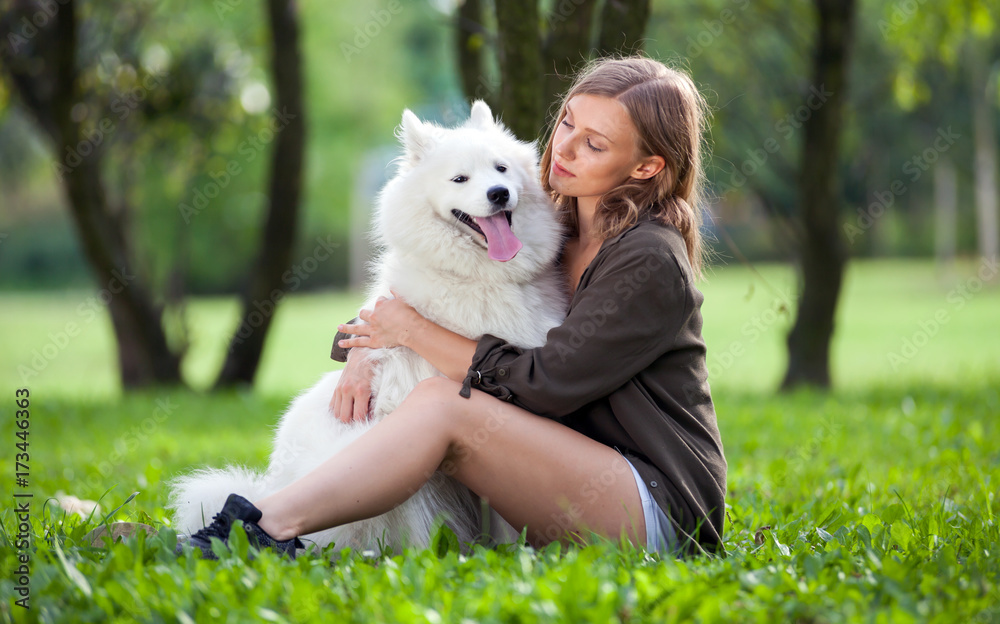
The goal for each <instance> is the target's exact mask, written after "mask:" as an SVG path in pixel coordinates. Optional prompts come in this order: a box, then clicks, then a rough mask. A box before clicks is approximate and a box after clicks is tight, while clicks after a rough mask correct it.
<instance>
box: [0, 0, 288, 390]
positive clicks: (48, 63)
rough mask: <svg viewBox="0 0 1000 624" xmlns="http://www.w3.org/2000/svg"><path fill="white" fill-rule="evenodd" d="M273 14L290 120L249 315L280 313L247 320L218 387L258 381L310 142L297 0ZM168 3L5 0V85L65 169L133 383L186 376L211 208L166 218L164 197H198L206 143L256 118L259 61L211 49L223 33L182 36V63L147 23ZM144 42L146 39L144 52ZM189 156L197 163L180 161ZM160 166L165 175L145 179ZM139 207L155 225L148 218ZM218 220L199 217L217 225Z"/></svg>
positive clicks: (1, 22)
mask: <svg viewBox="0 0 1000 624" xmlns="http://www.w3.org/2000/svg"><path fill="white" fill-rule="evenodd" d="M269 6H270V8H271V11H270V15H271V16H272V18H273V22H276V24H274V23H273V24H272V31H273V38H274V39H275V41H280V42H281V44H280V46H279V47H280V52H277V53H276V54H275V57H276V58H275V61H274V62H273V63H272V67H273V68H274V73H275V74H276V82H278V83H279V84H278V85H277V91H278V105H279V107H282V108H280V111H282V113H283V116H284V121H285V123H284V127H283V129H282V131H281V132H280V133H277V145H276V149H275V153H276V158H275V159H274V161H272V175H271V188H270V193H271V199H270V200H269V201H268V205H267V207H266V208H267V214H266V224H265V230H264V231H263V232H262V240H261V242H260V253H259V255H258V259H257V262H256V264H255V265H254V266H253V267H252V269H251V271H248V273H249V276H248V285H247V287H246V289H245V292H244V294H243V317H244V319H247V318H249V317H250V314H249V313H248V312H247V309H248V308H250V307H251V306H253V308H254V310H253V312H254V313H255V314H260V312H259V308H260V307H261V306H262V305H264V304H265V303H266V304H267V305H269V311H268V312H267V314H266V315H264V316H265V318H262V319H261V321H260V322H259V323H257V322H253V323H252V325H250V326H249V332H248V331H247V329H248V326H247V325H246V323H241V324H240V326H239V327H238V329H237V331H238V332H240V331H242V332H243V335H242V336H241V342H240V344H238V345H235V344H234V347H233V348H232V349H231V350H230V353H229V356H228V358H227V361H226V366H225V367H224V368H223V371H222V373H221V374H220V378H219V383H218V385H227V384H229V383H234V382H236V381H249V380H251V379H252V376H253V374H252V370H255V369H256V366H257V363H258V362H259V359H260V350H261V349H262V348H263V343H264V336H265V335H266V332H267V329H268V327H269V324H270V316H271V315H272V314H273V311H274V308H275V307H276V305H277V302H278V300H279V299H280V298H281V297H280V293H279V294H277V295H276V293H278V289H279V288H280V286H281V285H282V284H283V283H282V281H281V276H282V274H283V272H284V271H285V269H286V268H287V267H288V264H289V257H290V250H291V246H292V244H293V242H294V232H295V223H296V219H297V204H298V197H299V186H300V173H299V172H300V170H301V162H302V136H303V133H302V125H303V116H302V113H301V97H300V96H299V95H298V91H300V89H301V87H300V84H299V83H300V80H299V78H298V53H297V47H296V46H295V45H294V43H295V38H294V35H295V28H294V20H295V19H296V14H295V12H294V10H291V8H290V5H289V4H288V3H287V2H277V0H274V1H272V2H271V4H270V5H269ZM156 8H157V7H156V5H155V4H153V3H150V2H135V3H128V4H123V5H121V6H118V7H116V8H115V10H113V11H108V10H106V8H101V7H99V6H96V5H95V4H93V3H90V2H76V1H72V0H70V1H67V2H60V3H52V2H36V1H31V0H0V37H2V41H0V77H3V78H6V79H7V82H9V84H10V85H11V90H12V91H14V92H15V93H16V95H17V96H18V98H17V99H18V101H19V102H20V104H21V105H22V106H23V107H24V108H26V109H27V110H28V111H29V113H30V114H31V116H32V117H33V118H34V119H35V120H36V122H37V123H38V125H39V126H40V127H41V129H42V131H43V133H44V134H45V135H47V136H48V137H49V138H50V139H51V141H52V143H53V144H54V146H55V149H56V158H55V162H54V163H53V169H54V170H55V173H56V175H57V176H58V177H59V179H60V181H61V183H62V185H63V186H64V189H65V193H66V196H67V200H68V204H69V207H70V212H71V214H72V216H73V219H74V222H75V224H76V228H77V232H78V236H79V239H80V240H81V243H82V247H83V251H84V255H85V257H86V259H87V261H88V263H89V264H90V265H91V270H92V272H93V273H94V274H95V276H96V277H97V280H98V285H99V287H100V288H101V289H102V292H101V294H102V301H106V303H107V307H108V309H109V312H110V315H111V319H112V324H113V328H114V332H115V338H116V342H117V348H118V356H119V357H118V359H119V366H120V373H121V379H122V384H123V386H124V387H125V388H136V387H142V386H146V385H150V384H163V383H169V384H173V383H180V381H181V379H180V372H179V363H180V360H181V358H182V357H183V354H184V352H185V349H186V346H187V340H186V326H185V324H184V322H183V318H184V314H183V290H184V282H185V265H186V261H187V256H188V253H189V249H188V241H189V236H190V231H191V229H192V228H191V226H190V223H189V220H190V218H192V217H193V216H195V215H197V214H198V212H199V211H200V210H201V208H197V209H196V210H195V211H194V212H193V214H191V213H186V212H185V210H184V208H185V207H186V206H185V205H184V204H183V202H182V204H181V205H180V206H178V209H179V210H180V212H181V216H182V217H183V218H184V224H185V225H184V226H180V227H178V226H177V225H176V223H177V222H178V219H177V214H176V211H170V215H169V216H168V217H167V218H164V216H163V215H160V214H158V213H156V212H155V211H150V210H149V209H148V208H149V206H150V205H154V204H156V203H157V200H159V201H160V203H162V199H161V198H159V197H156V196H157V195H158V194H162V193H163V192H164V191H165V190H166V189H167V188H168V187H169V186H175V187H176V186H179V187H181V188H183V189H185V193H186V189H188V188H189V187H190V186H192V185H191V182H192V180H193V179H194V176H201V177H203V178H204V177H207V176H206V175H205V172H204V169H205V165H206V163H207V156H206V152H207V151H208V149H210V148H208V147H207V146H210V145H211V144H212V141H213V138H214V137H215V136H216V135H217V134H219V133H223V134H227V135H228V136H226V137H224V139H223V142H226V141H229V142H232V143H233V144H235V142H236V141H235V140H232V138H233V137H234V135H233V133H232V129H233V126H232V125H231V121H232V119H234V118H239V117H240V116H241V115H242V112H243V111H242V109H240V108H238V106H239V104H238V103H236V98H235V91H236V89H235V80H233V75H234V74H235V73H236V72H240V73H243V74H245V73H246V66H247V63H246V62H245V59H244V58H243V57H246V56H247V55H246V54H243V53H241V52H240V50H239V49H238V48H235V49H230V50H229V51H228V52H223V53H221V54H220V51H222V50H224V49H226V47H225V46H223V45H221V44H220V46H219V47H215V46H214V43H213V45H212V46H210V47H208V48H207V49H206V46H205V45H204V41H208V40H209V38H210V37H214V38H215V39H216V40H218V39H220V37H219V33H217V32H211V33H210V32H209V31H208V30H205V29H201V30H200V31H199V32H201V33H202V34H203V35H204V39H198V38H197V37H198V35H197V34H195V37H194V38H192V37H191V36H190V34H189V33H188V32H186V31H185V32H184V33H183V38H184V41H183V44H182V45H181V46H179V47H180V49H181V54H180V56H179V58H176V59H171V58H170V55H169V53H168V52H167V51H166V50H165V49H164V48H163V47H162V46H159V45H158V44H155V43H154V44H152V45H149V43H148V42H149V40H150V39H152V38H153V35H152V34H151V33H148V32H145V29H144V26H146V23H147V21H148V19H149V16H150V15H151V14H152V13H153V12H154V9H156ZM290 21H291V22H292V27H291V38H290V36H289V32H290V30H289V22H290ZM141 36H144V37H145V38H146V40H147V43H146V44H145V45H142V46H140V45H139V44H138V40H139V38H140V37H141ZM229 48H233V46H229ZM220 63H224V64H225V67H224V68H223V67H220V66H219V64H220ZM293 66H294V67H293ZM234 103H236V107H237V108H235V109H234ZM269 121H270V120H269ZM268 132H271V130H268ZM240 145H241V146H242V145H243V143H241V144H240ZM184 152H186V154H187V158H178V154H179V153H184ZM109 154H116V156H117V157H118V158H117V160H115V161H114V163H113V165H112V166H108V165H107V160H108V158H107V157H108V156H109ZM160 157H163V159H162V161H161V160H160V159H159V158H160ZM154 158H156V160H154ZM147 163H148V164H150V165H152V169H153V170H154V175H152V176H149V175H144V173H143V172H142V168H143V166H144V165H146V164H147ZM231 164H238V163H236V162H235V161H233V160H231V161H230V163H227V164H226V165H224V166H228V165H231ZM227 182H228V179H227ZM239 184H242V182H240V183H234V184H233V187H235V186H238V185H239ZM221 186H223V187H225V186H226V183H222V184H221ZM218 188H219V185H215V189H216V192H218ZM231 188H232V187H231ZM203 189H204V190H206V191H207V190H208V187H207V186H205V185H203ZM199 190H200V189H195V196H198V195H197V192H198V191H199ZM202 199H204V198H202ZM186 208H187V210H188V211H190V210H191V208H190V207H186ZM136 213H140V214H141V216H142V217H143V219H135V218H134V217H135V216H136ZM216 218H217V217H215V216H200V217H199V219H200V220H201V221H202V222H203V223H206V224H207V223H210V222H214V219H216ZM213 234H215V236H213V237H211V240H212V243H213V244H214V249H213V256H212V257H213V259H223V260H224V261H229V260H228V258H229V256H228V255H226V254H222V255H220V254H219V253H218V252H219V242H220V241H219V236H218V231H217V230H216V231H214V232H213ZM201 238H204V237H201ZM201 238H199V240H201ZM164 241H171V242H172V243H173V245H171V244H170V243H169V242H168V243H167V244H166V245H164ZM153 242H155V243H156V244H152V243H153ZM199 244H200V243H199ZM158 253H160V254H162V253H169V254H170V257H169V259H167V260H165V261H164V260H161V262H160V264H167V265H168V267H169V268H168V269H167V270H166V271H165V272H162V271H161V273H165V275H162V276H158V275H157V274H156V273H157V272H156V271H155V267H156V264H157V263H156V262H155V260H156V255H157V254H158ZM151 260H153V261H152V262H151ZM232 261H234V262H235V261H238V259H234V260H232ZM243 270H244V271H246V269H243ZM261 293H263V295H262V294H261ZM105 295H106V296H105ZM255 303H256V304H258V305H254V304H255ZM265 309H267V308H265ZM171 311H172V312H171ZM255 320H256V317H253V319H251V321H255ZM235 342H236V338H235V337H234V343H235ZM248 371H250V372H248Z"/></svg>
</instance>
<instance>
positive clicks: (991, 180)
mask: <svg viewBox="0 0 1000 624" xmlns="http://www.w3.org/2000/svg"><path fill="white" fill-rule="evenodd" d="M968 46H969V51H970V53H969V55H968V57H969V74H970V76H969V77H970V81H969V82H970V85H971V92H970V94H969V96H970V100H971V102H972V129H973V132H972V134H973V141H974V144H975V154H976V156H975V165H974V166H973V178H974V180H975V189H976V193H975V195H976V239H977V242H978V247H979V254H980V255H981V256H982V257H983V258H986V259H990V260H996V258H997V254H998V253H1000V224H998V217H997V199H998V198H997V146H996V135H995V134H994V129H993V110H992V108H993V107H992V106H991V105H990V101H989V100H988V99H987V98H988V96H987V91H988V89H989V87H987V83H988V82H989V81H988V79H987V71H986V69H985V68H984V67H983V65H984V63H983V59H982V58H981V56H980V55H981V52H980V50H978V49H976V44H975V43H973V42H971V41H970V42H969V43H968ZM994 88H995V87H994Z"/></svg>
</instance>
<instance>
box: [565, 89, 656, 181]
mask: <svg viewBox="0 0 1000 624" xmlns="http://www.w3.org/2000/svg"><path fill="white" fill-rule="evenodd" d="M663 163H664V161H663V158H661V157H660V156H646V157H644V156H642V155H641V154H640V152H639V144H638V137H637V135H636V130H635V126H633V125H632V121H631V120H630V119H629V116H628V111H626V110H625V107H624V106H623V105H622V104H621V103H620V102H619V101H618V100H616V99H613V98H608V97H602V96H598V95H586V94H581V95H575V96H573V97H572V98H571V99H570V100H569V101H568V102H566V116H565V117H563V120H562V122H560V124H559V126H558V127H556V130H555V134H554V135H553V137H552V167H551V169H550V170H549V185H550V186H551V187H552V189H553V190H554V191H556V192H557V193H559V194H561V195H566V196H568V197H576V198H585V197H600V196H601V195H603V194H605V193H607V192H608V191H610V190H611V189H613V188H615V187H617V186H619V185H621V183H622V182H624V181H625V180H627V179H629V178H630V177H634V178H639V179H645V178H649V177H652V176H654V175H656V174H657V173H658V172H659V171H660V169H662V168H663Z"/></svg>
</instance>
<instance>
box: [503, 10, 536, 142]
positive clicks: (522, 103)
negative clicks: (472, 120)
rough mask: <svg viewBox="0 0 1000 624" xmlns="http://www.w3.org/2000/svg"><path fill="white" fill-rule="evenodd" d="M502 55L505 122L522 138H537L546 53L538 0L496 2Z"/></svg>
mask: <svg viewBox="0 0 1000 624" xmlns="http://www.w3.org/2000/svg"><path fill="white" fill-rule="evenodd" d="M496 14H497V30H498V33H497V41H498V43H499V50H498V56H499V59H500V75H501V77H502V79H501V85H500V111H494V112H500V113H501V115H502V116H503V122H504V125H506V126H507V127H508V128H510V129H511V131H512V132H513V133H514V134H515V135H516V136H517V137H518V138H519V139H521V140H524V141H534V140H535V139H536V138H538V134H539V132H540V130H541V129H542V123H543V115H542V111H543V106H542V101H541V100H542V84H543V81H542V56H541V49H540V48H541V35H540V34H539V31H538V0H509V1H508V0H504V1H503V2H497V3H496Z"/></svg>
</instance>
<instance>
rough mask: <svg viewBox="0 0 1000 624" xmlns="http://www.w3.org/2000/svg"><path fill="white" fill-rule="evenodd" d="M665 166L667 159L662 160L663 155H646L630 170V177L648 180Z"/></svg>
mask: <svg viewBox="0 0 1000 624" xmlns="http://www.w3.org/2000/svg"><path fill="white" fill-rule="evenodd" d="M666 166H667V161H666V160H664V158H663V156H647V157H646V158H643V159H642V160H641V161H640V162H639V164H638V165H636V167H635V169H633V170H632V176H631V177H633V178H635V179H637V180H648V179H649V178H652V177H653V176H655V175H656V174H658V173H659V172H661V171H663V168H664V167H666Z"/></svg>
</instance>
